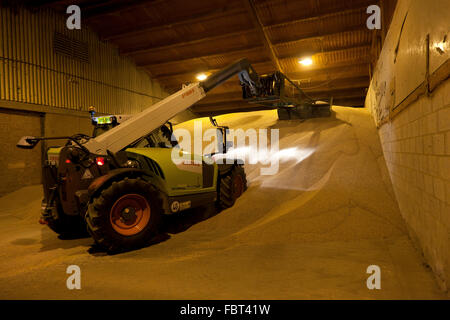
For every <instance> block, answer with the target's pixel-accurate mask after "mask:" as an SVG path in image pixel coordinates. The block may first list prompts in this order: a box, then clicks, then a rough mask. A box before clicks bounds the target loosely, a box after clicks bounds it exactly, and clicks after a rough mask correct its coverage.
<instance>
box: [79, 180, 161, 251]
mask: <svg viewBox="0 0 450 320" xmlns="http://www.w3.org/2000/svg"><path fill="white" fill-rule="evenodd" d="M133 196H135V197H139V199H140V200H142V199H144V200H145V201H146V203H147V205H148V207H149V210H150V213H149V218H148V222H146V224H145V225H143V226H141V227H139V228H136V229H134V230H140V231H133V232H136V233H134V234H123V233H119V232H124V230H120V231H117V230H118V226H117V223H116V224H115V223H113V220H114V218H113V216H114V213H117V211H116V205H117V204H118V203H120V201H123V199H124V198H125V199H127V197H133ZM126 208H127V209H128V208H131V206H129V207H126ZM127 209H124V210H127ZM143 211H144V210H141V211H139V210H137V211H136V212H143ZM122 212H123V210H122ZM133 212H134V211H133ZM133 214H134V213H132V215H133ZM162 214H163V201H162V199H161V193H160V191H159V190H158V189H157V188H156V187H155V186H154V185H152V184H150V183H148V182H146V181H144V180H142V179H140V178H137V179H128V178H125V179H124V180H121V181H118V182H113V183H112V184H111V185H110V186H109V187H107V188H105V189H104V190H103V191H102V192H101V193H100V194H99V195H98V196H97V197H95V198H94V199H93V200H92V201H91V203H90V204H89V206H88V210H87V213H86V222H87V227H88V231H89V233H90V234H91V236H92V237H93V238H94V240H95V242H96V243H97V244H98V245H99V246H101V247H103V248H105V249H106V250H108V251H110V252H114V251H120V250H130V249H136V248H141V247H143V246H145V245H148V244H149V243H150V241H151V240H152V239H153V238H154V237H155V236H156V235H157V234H158V232H159V230H160V225H161V220H162ZM136 217H137V216H136V215H134V218H135V221H137V220H138V219H137V218H136ZM131 219H133V218H131ZM142 219H143V218H142V217H141V219H140V220H142ZM120 220H121V221H122V217H121V218H120ZM115 221H117V220H115ZM127 222H128V221H127ZM122 224H123V223H122ZM133 228H135V227H133Z"/></svg>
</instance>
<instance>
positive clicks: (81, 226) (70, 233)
mask: <svg viewBox="0 0 450 320" xmlns="http://www.w3.org/2000/svg"><path fill="white" fill-rule="evenodd" d="M45 221H46V223H47V225H48V226H49V228H50V229H51V230H52V231H53V232H55V233H57V234H59V235H60V236H63V237H85V236H88V235H89V233H88V232H87V230H86V222H85V221H84V219H83V218H82V217H81V216H68V215H66V214H64V213H62V209H58V218H56V219H55V218H47V219H45Z"/></svg>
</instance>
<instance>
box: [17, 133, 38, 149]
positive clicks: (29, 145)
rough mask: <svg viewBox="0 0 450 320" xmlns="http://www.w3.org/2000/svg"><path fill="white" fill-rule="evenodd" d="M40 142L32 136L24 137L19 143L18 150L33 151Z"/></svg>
mask: <svg viewBox="0 0 450 320" xmlns="http://www.w3.org/2000/svg"><path fill="white" fill-rule="evenodd" d="M38 142H39V139H37V138H36V137H31V136H24V137H22V138H20V140H19V142H17V144H16V146H17V148H21V149H33V148H34V147H35V146H36V145H37V144H38Z"/></svg>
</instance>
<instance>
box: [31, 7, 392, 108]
mask: <svg viewBox="0 0 450 320" xmlns="http://www.w3.org/2000/svg"><path fill="white" fill-rule="evenodd" d="M395 3H396V1H394V0H384V1H383V0H381V1H374V0H345V1H343V0H195V1H194V0H193V1H186V0H140V1H117V0H116V1H115V0H103V1H100V0H97V1H83V0H80V1H76V0H65V1H32V5H33V6H38V7H39V6H43V7H51V8H53V9H55V10H57V11H60V12H63V13H65V10H66V8H67V6H68V5H70V4H78V5H79V6H80V7H81V10H82V21H83V23H87V24H88V25H89V26H90V27H91V28H92V29H93V30H95V31H96V32H97V33H98V35H99V36H100V38H101V39H102V40H105V41H109V42H111V43H113V44H114V45H116V46H117V47H118V49H119V51H120V53H121V54H122V55H124V56H128V57H129V58H131V59H132V60H133V61H134V62H135V63H136V65H137V66H138V67H140V68H142V69H144V70H146V71H147V72H148V73H149V74H150V75H151V76H152V77H153V78H155V79H157V80H159V82H160V83H161V84H162V85H163V86H164V87H165V88H166V90H168V91H169V92H174V91H176V90H178V89H180V88H181V85H182V84H183V83H187V82H194V81H197V80H196V78H195V77H196V75H197V74H198V73H200V72H206V73H208V72H212V71H215V70H218V69H220V68H222V67H224V66H226V65H227V64H228V63H231V62H233V61H235V60H238V59H240V58H244V57H246V58H248V59H249V60H250V62H251V63H252V64H253V66H254V68H255V69H256V71H257V72H258V73H259V74H265V73H271V72H274V71H276V70H279V71H282V72H283V73H285V74H286V75H287V76H288V77H289V78H291V79H292V80H294V81H297V83H298V84H299V85H300V87H301V88H303V89H304V91H305V92H306V93H307V94H308V95H309V96H311V97H313V98H317V99H329V98H330V97H331V96H332V97H333V99H334V104H336V105H346V106H362V105H363V104H364V98H365V93H366V88H367V87H368V86H369V81H370V68H371V67H370V66H371V65H373V63H374V60H375V59H376V56H377V52H379V48H376V47H377V46H378V47H380V45H379V44H378V45H377V41H378V42H381V41H382V39H381V38H382V37H383V35H382V34H381V32H378V31H376V30H375V31H374V30H369V29H367V27H366V20H367V18H368V16H369V15H368V14H367V13H366V9H367V7H368V6H369V5H372V4H379V5H380V6H381V8H382V10H383V11H382V12H383V22H384V23H388V22H387V21H388V20H390V16H391V15H392V12H393V10H394V7H395ZM385 29H387V28H385ZM305 56H312V59H313V64H312V65H311V66H307V67H305V66H302V65H301V64H299V63H298V60H299V58H301V57H305ZM250 107H251V106H250ZM248 108H249V105H248V104H244V102H242V100H241V92H240V85H239V82H238V81H237V78H236V79H231V80H229V81H227V82H226V83H225V84H224V85H222V86H219V87H217V88H216V89H214V90H213V91H212V92H211V94H210V95H209V96H208V97H206V98H205V99H204V100H202V101H201V102H200V103H198V104H197V105H195V106H194V107H193V108H192V109H193V111H195V112H198V113H208V112H211V111H212V110H214V111H215V112H230V111H238V110H247V109H248ZM254 108H257V106H254Z"/></svg>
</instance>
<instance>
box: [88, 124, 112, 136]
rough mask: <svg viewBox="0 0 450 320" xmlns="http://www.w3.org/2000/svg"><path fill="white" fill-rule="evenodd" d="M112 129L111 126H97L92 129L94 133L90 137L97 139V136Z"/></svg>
mask: <svg viewBox="0 0 450 320" xmlns="http://www.w3.org/2000/svg"><path fill="white" fill-rule="evenodd" d="M113 127H114V125H113V124H103V125H97V126H95V127H94V132H93V133H92V136H93V137H94V138H95V137H98V136H99V135H101V134H102V133H105V132H106V131H108V130H109V129H112V128H113Z"/></svg>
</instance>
